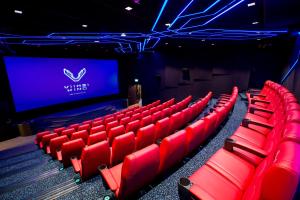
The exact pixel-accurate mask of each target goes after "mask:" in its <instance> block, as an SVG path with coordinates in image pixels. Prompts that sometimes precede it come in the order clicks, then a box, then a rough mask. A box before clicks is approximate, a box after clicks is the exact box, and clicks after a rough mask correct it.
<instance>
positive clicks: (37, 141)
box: [34, 131, 51, 145]
mask: <svg viewBox="0 0 300 200" xmlns="http://www.w3.org/2000/svg"><path fill="white" fill-rule="evenodd" d="M48 134H51V132H50V131H43V132H39V133H37V134H36V136H35V140H34V143H35V144H37V145H40V142H41V140H42V138H43V136H44V135H48Z"/></svg>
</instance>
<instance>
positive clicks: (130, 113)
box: [125, 111, 133, 117]
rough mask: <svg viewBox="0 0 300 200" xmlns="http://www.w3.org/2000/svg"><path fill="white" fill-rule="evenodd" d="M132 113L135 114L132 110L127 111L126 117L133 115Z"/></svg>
mask: <svg viewBox="0 0 300 200" xmlns="http://www.w3.org/2000/svg"><path fill="white" fill-rule="evenodd" d="M132 114H133V112H132V111H128V112H126V113H125V117H131V115H132Z"/></svg>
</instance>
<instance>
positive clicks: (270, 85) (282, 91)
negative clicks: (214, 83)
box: [178, 81, 300, 200]
mask: <svg viewBox="0 0 300 200" xmlns="http://www.w3.org/2000/svg"><path fill="white" fill-rule="evenodd" d="M247 97H248V103H249V105H248V112H247V113H246V115H245V119H244V120H243V121H242V124H241V125H240V127H238V128H237V130H236V131H235V132H234V134H233V135H232V136H231V137H230V138H228V139H226V140H225V144H224V147H223V148H221V149H220V150H218V151H217V152H216V153H215V154H214V155H213V156H212V157H211V158H210V159H209V160H208V161H207V162H206V163H205V165H203V166H202V167H201V168H200V169H198V170H197V171H196V172H195V173H194V174H193V175H192V176H190V177H188V178H181V179H180V182H179V184H178V191H179V196H180V197H181V199H203V200H205V199H228V200H230V199H251V200H252V199H254V200H255V199H272V200H273V199H275V200H276V199H278V200H286V199H287V200H289V199H293V198H295V199H297V198H299V197H294V195H295V192H296V190H297V186H298V184H299V180H300V159H299V158H300V157H299V155H300V105H299V104H298V102H297V99H296V98H295V96H294V95H293V94H292V93H291V92H289V91H288V90H287V89H286V88H285V87H283V86H281V85H279V84H277V83H274V82H272V81H266V82H265V84H264V87H263V88H262V90H250V91H249V92H248V93H247Z"/></svg>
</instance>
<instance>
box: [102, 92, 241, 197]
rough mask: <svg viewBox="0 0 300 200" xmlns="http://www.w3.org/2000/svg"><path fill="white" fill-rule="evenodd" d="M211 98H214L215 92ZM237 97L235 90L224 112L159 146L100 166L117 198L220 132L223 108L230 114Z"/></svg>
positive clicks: (170, 137)
mask: <svg viewBox="0 0 300 200" xmlns="http://www.w3.org/2000/svg"><path fill="white" fill-rule="evenodd" d="M209 95H210V96H211V93H210V94H209ZM236 98H237V88H236V87H235V88H234V90H233V93H232V96H230V98H229V99H226V102H225V101H224V104H222V103H220V104H219V105H218V109H220V112H217V111H213V112H212V113H211V114H209V115H207V116H206V117H204V118H203V119H200V120H198V121H196V122H194V123H193V124H191V125H189V126H188V127H187V128H186V129H185V130H180V131H178V132H176V133H174V134H172V135H169V136H167V137H165V138H164V139H163V140H162V141H161V143H160V144H159V145H157V144H152V145H150V146H148V147H146V148H143V149H141V150H139V151H137V152H135V153H132V154H130V155H128V156H126V157H125V159H124V162H123V163H120V164H118V165H116V166H114V167H112V168H107V167H106V166H104V165H103V166H102V167H100V169H99V170H100V173H101V175H102V177H103V179H104V180H105V182H106V183H107V185H108V186H109V188H110V190H111V191H112V192H114V194H115V197H116V198H118V199H123V198H128V197H129V196H130V195H132V194H134V193H135V192H136V191H138V190H139V189H140V188H142V187H144V186H145V185H147V184H149V183H150V182H151V181H152V180H154V179H155V178H156V177H157V176H159V175H161V174H162V173H164V172H166V170H168V169H170V168H172V167H173V166H175V165H176V164H178V163H179V162H181V161H182V160H183V158H184V157H185V156H186V155H188V154H189V153H191V152H192V151H193V150H195V148H197V147H199V146H200V145H201V143H203V142H204V140H205V138H207V137H208V136H209V135H211V134H212V133H213V132H214V131H215V130H216V128H217V124H218V122H222V119H224V118H223V109H222V108H223V107H224V109H226V110H228V112H227V115H228V114H229V111H230V110H231V109H232V108H233V106H234V103H235V100H236ZM194 105H195V104H194ZM191 107H192V106H191ZM225 107H226V108H225ZM227 107H228V108H227ZM221 110H222V111H221ZM213 116H216V117H213ZM217 121H218V122H217Z"/></svg>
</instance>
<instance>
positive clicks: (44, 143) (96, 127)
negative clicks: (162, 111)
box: [36, 99, 174, 154]
mask: <svg viewBox="0 0 300 200" xmlns="http://www.w3.org/2000/svg"><path fill="white" fill-rule="evenodd" d="M159 103H160V101H159V100H158V101H155V102H153V103H152V104H149V105H148V106H145V107H142V108H145V109H148V108H149V107H150V109H152V108H156V106H157V104H159ZM173 103H174V99H171V100H169V101H167V102H165V103H164V104H163V105H164V106H163V107H165V106H170V105H172V104H173ZM153 106H155V107H153ZM145 109H143V110H144V111H148V110H145ZM139 110H140V108H136V107H135V108H133V109H130V110H129V111H122V112H125V115H126V113H128V112H130V113H132V112H136V113H138V112H140V111H139ZM121 114H122V115H124V113H121ZM119 115H120V112H117V113H115V114H110V115H108V116H105V117H103V118H96V119H94V121H93V120H88V121H84V122H83V123H82V125H80V124H72V125H70V126H69V127H68V128H65V127H61V128H57V129H54V130H53V133H51V131H44V132H42V133H38V134H37V136H36V141H37V143H38V142H39V147H40V148H42V149H44V150H45V151H46V152H47V153H48V154H50V151H51V148H50V146H49V144H50V140H51V139H54V138H56V137H58V136H62V135H67V136H68V138H69V139H71V140H72V139H76V138H79V137H83V138H85V141H86V140H87V136H85V135H86V134H85V131H84V130H86V131H87V132H88V133H89V134H94V133H99V132H101V131H107V132H108V131H109V130H110V129H111V128H114V127H115V126H118V125H119V122H118V121H113V122H110V121H108V120H109V119H112V120H114V119H115V118H117V117H118V116H119ZM146 119H147V118H146ZM103 123H106V126H104V125H103ZM142 123H146V120H142ZM124 125H126V124H124ZM141 125H143V124H141ZM76 131H77V132H76ZM75 132H76V134H75ZM102 134H103V133H102ZM73 135H74V136H73ZM95 138H96V137H92V140H93V141H94V139H95ZM61 141H62V142H65V141H64V139H63V138H62V139H61ZM56 143H58V141H57V142H56Z"/></svg>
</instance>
